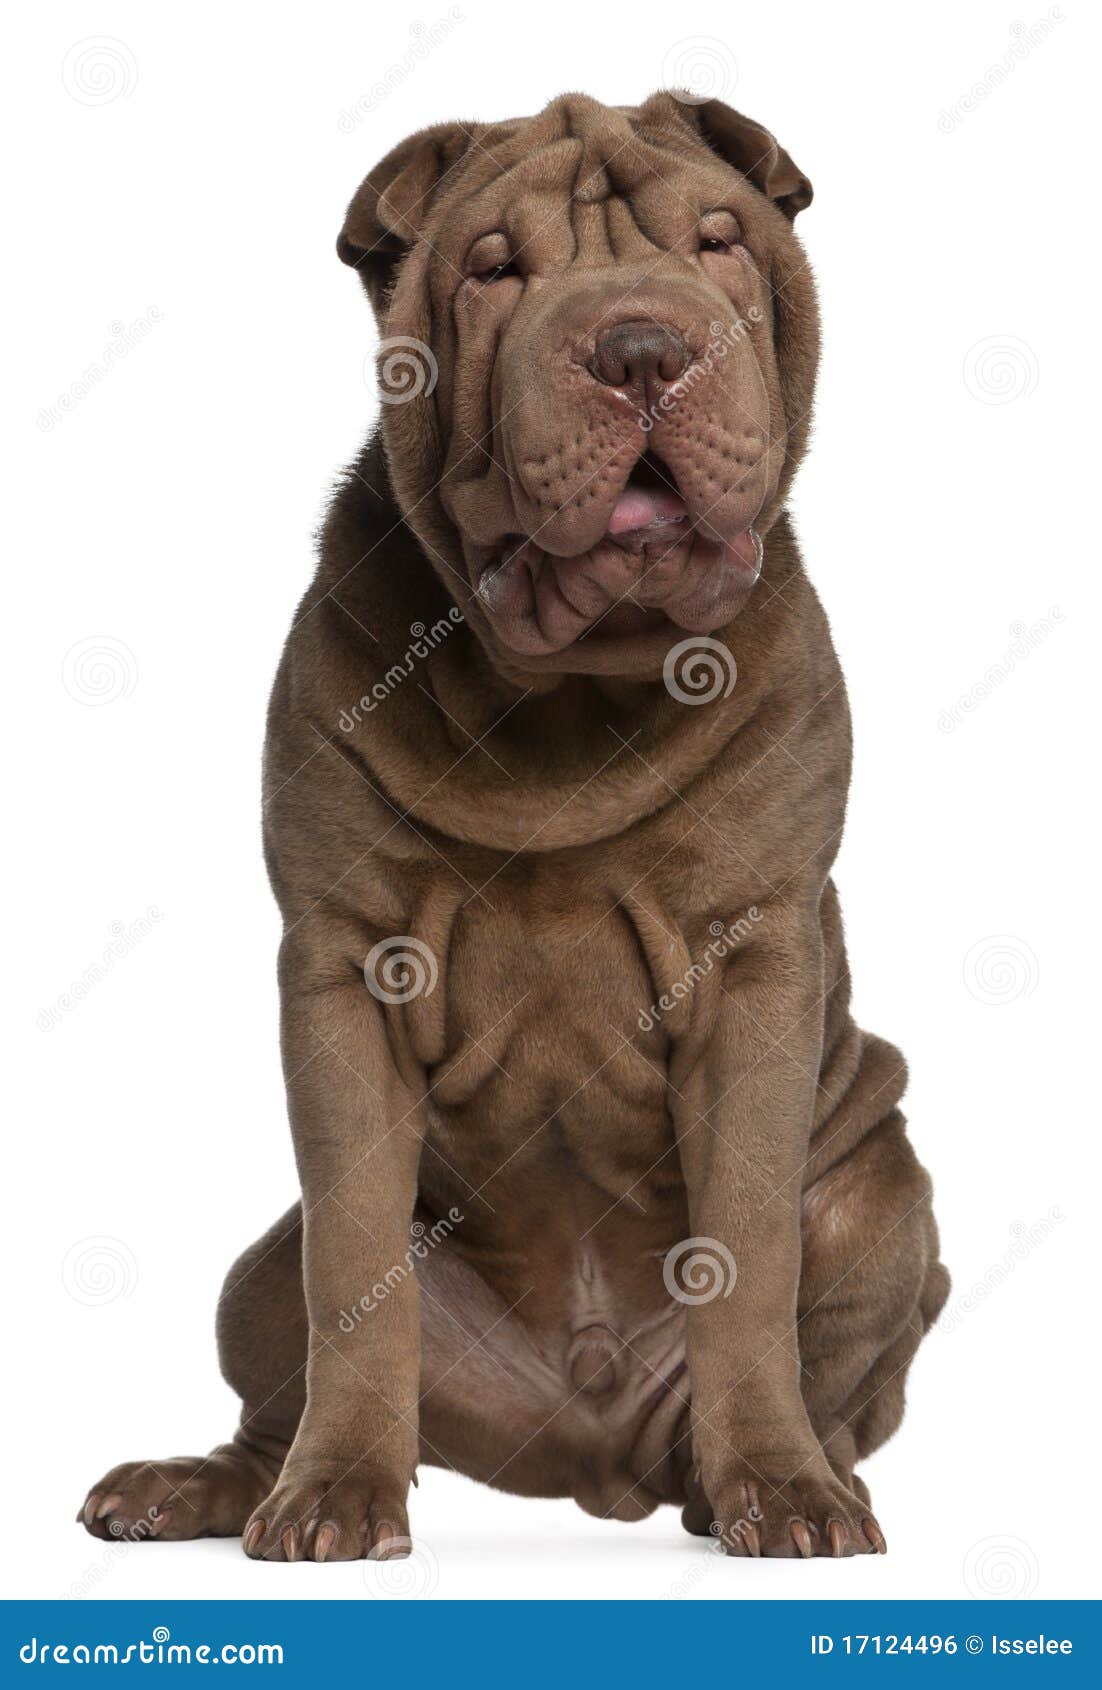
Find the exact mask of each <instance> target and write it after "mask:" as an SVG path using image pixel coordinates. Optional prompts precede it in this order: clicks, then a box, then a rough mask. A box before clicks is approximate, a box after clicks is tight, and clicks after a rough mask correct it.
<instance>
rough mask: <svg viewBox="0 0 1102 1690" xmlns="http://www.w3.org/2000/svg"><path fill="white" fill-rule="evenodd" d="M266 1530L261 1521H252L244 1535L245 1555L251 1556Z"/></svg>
mask: <svg viewBox="0 0 1102 1690" xmlns="http://www.w3.org/2000/svg"><path fill="white" fill-rule="evenodd" d="M266 1530H267V1526H266V1524H265V1522H264V1521H263V1520H254V1521H253V1523H252V1525H251V1526H250V1527H249V1529H248V1531H247V1532H246V1533H245V1540H244V1548H245V1554H246V1555H251V1554H252V1552H253V1550H254V1549H255V1548H256V1546H257V1544H258V1543H259V1542H260V1540H261V1538H262V1537H263V1536H264V1533H265V1531H266Z"/></svg>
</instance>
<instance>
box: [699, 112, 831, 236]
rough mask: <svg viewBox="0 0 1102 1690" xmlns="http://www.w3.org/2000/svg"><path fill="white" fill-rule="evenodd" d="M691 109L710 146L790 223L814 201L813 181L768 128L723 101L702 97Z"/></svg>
mask: <svg viewBox="0 0 1102 1690" xmlns="http://www.w3.org/2000/svg"><path fill="white" fill-rule="evenodd" d="M689 110H691V111H695V112H696V115H697V121H698V123H699V125H700V133H701V135H703V137H704V139H705V140H706V141H707V143H708V145H709V146H710V147H711V148H712V149H713V150H714V151H715V152H717V153H718V154H719V155H720V157H721V158H724V159H726V161H727V163H728V164H733V165H734V167H735V169H736V170H740V171H741V172H742V174H743V175H744V176H746V177H748V178H749V179H750V181H751V182H753V184H754V186H755V188H760V189H761V191H762V193H763V194H765V195H766V197H767V198H768V199H771V200H772V201H773V203H774V205H776V206H779V207H780V209H781V210H782V211H783V212H784V214H785V216H786V217H787V218H788V219H789V221H790V222H791V220H792V218H794V217H795V215H796V213H797V212H798V211H803V209H804V207H805V206H808V205H810V204H811V191H812V190H811V183H810V182H809V181H808V179H807V177H806V176H805V175H804V174H803V172H802V171H801V170H799V169H797V167H796V165H795V164H793V162H792V160H791V159H790V158H789V156H788V154H787V153H786V152H785V150H784V148H783V147H782V146H780V145H779V144H778V143H777V141H776V140H774V138H773V136H772V135H771V134H770V133H769V131H768V129H765V128H763V127H762V125H761V124H760V123H755V122H754V120H753V118H750V117H743V115H742V113H741V112H737V111H733V110H732V109H731V107H730V106H727V105H724V103H723V101H722V100H703V101H701V102H700V104H694V105H692V106H691V107H689Z"/></svg>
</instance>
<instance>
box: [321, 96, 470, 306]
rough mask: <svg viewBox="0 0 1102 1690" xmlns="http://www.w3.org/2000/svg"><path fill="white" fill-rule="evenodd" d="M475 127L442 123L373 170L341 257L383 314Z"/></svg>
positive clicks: (347, 222) (355, 203) (340, 244)
mask: <svg viewBox="0 0 1102 1690" xmlns="http://www.w3.org/2000/svg"><path fill="white" fill-rule="evenodd" d="M476 127H478V126H476V125H474V124H463V123H437V124H434V125H433V127H432V128H431V129H422V130H419V131H418V133H417V134H416V135H411V136H409V138H408V139H407V140H405V141H402V142H400V143H399V145H398V146H396V147H395V148H394V150H393V152H390V153H388V154H387V156H386V158H384V159H383V160H382V162H381V163H380V164H377V165H376V166H375V168H374V170H369V171H368V173H367V175H366V176H365V177H364V179H363V181H362V182H361V183H360V186H359V187H358V188H357V190H356V192H355V194H354V195H353V198H352V203H351V205H350V206H349V207H348V211H347V214H346V216H345V219H344V227H343V229H342V230H341V232H340V234H339V235H338V236H337V256H338V257H339V258H340V259H341V260H342V261H343V262H344V263H345V264H350V265H351V266H352V268H353V269H354V270H356V271H358V273H359V277H360V280H361V281H362V282H363V285H364V287H365V288H366V289H367V293H368V297H369V298H370V300H371V303H372V305H373V306H374V307H375V310H376V312H377V313H379V314H380V315H381V314H382V312H383V310H384V308H385V296H386V291H387V288H388V287H389V285H390V282H391V279H392V277H393V274H394V270H395V266H396V265H397V263H398V260H399V259H400V258H401V257H402V254H403V253H404V252H406V251H407V250H408V248H409V247H410V246H412V244H413V242H414V241H415V240H416V239H417V235H418V232H419V230H420V228H421V226H422V224H423V222H424V220H425V217H426V215H427V214H428V210H429V206H430V205H431V203H432V199H433V195H434V194H435V192H436V190H437V188H438V187H439V185H440V183H441V181H442V180H443V178H444V177H445V176H446V175H447V174H448V172H449V171H451V170H453V169H454V167H455V165H456V164H458V162H459V160H460V159H461V158H462V157H463V154H464V153H465V152H466V151H467V148H468V147H469V146H470V145H471V143H472V142H473V141H474V139H475V130H476Z"/></svg>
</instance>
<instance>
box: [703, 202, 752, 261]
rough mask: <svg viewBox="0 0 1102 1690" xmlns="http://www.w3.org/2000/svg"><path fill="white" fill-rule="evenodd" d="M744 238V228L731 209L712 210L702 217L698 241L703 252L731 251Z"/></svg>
mask: <svg viewBox="0 0 1102 1690" xmlns="http://www.w3.org/2000/svg"><path fill="white" fill-rule="evenodd" d="M741 239H742V230H741V229H740V228H739V226H738V221H737V219H736V218H735V217H734V215H733V214H732V213H731V212H730V211H710V212H709V213H708V215H707V216H706V217H704V218H702V219H701V223H700V234H699V237H698V241H697V246H698V249H699V250H700V251H701V252H730V251H731V248H732V247H735V246H737V245H738V244H739V241H740V240H741Z"/></svg>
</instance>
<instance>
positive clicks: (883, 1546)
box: [861, 1519, 888, 1555]
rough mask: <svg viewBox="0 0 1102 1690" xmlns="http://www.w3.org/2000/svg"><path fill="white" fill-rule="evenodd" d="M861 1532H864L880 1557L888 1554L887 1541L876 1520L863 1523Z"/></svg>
mask: <svg viewBox="0 0 1102 1690" xmlns="http://www.w3.org/2000/svg"><path fill="white" fill-rule="evenodd" d="M861 1530H862V1531H863V1532H864V1534H865V1536H866V1537H867V1538H868V1540H869V1542H870V1543H871V1544H872V1546H873V1548H874V1549H875V1551H876V1553H877V1554H878V1555H886V1554H887V1553H888V1542H887V1539H886V1538H885V1536H884V1533H883V1532H882V1531H881V1530H880V1527H879V1526H878V1525H877V1523H876V1521H875V1520H873V1519H868V1520H865V1521H863V1523H862V1526H861Z"/></svg>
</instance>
